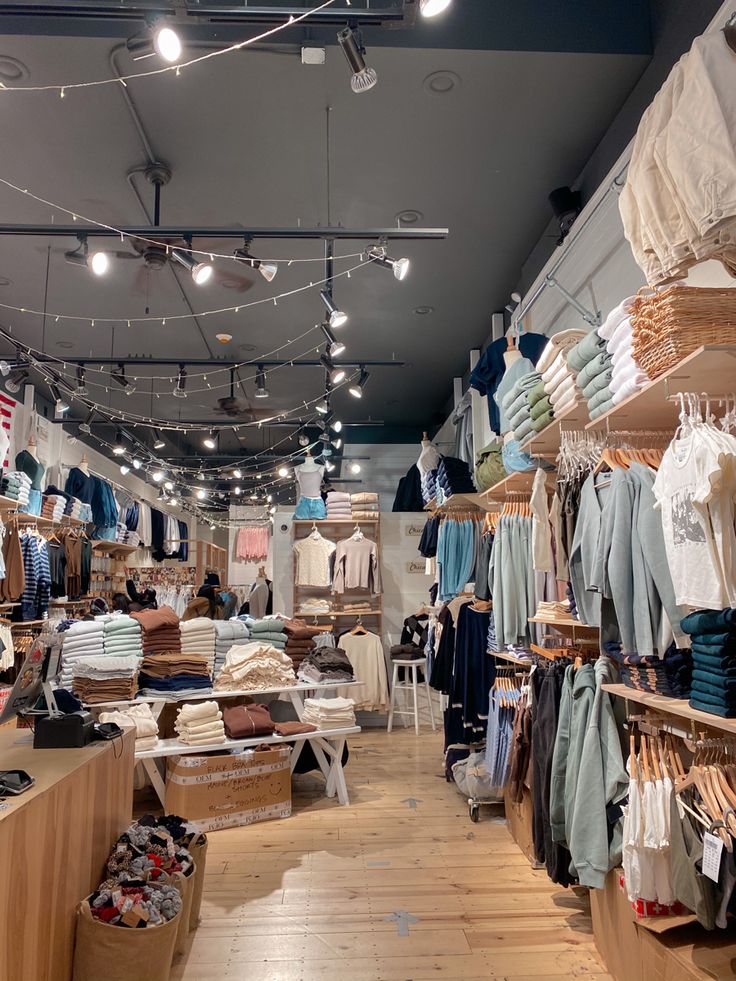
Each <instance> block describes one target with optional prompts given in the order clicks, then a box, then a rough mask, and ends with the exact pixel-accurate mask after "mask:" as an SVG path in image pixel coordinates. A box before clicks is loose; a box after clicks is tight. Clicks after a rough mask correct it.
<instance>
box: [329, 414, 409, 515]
mask: <svg viewBox="0 0 736 981" xmlns="http://www.w3.org/2000/svg"><path fill="white" fill-rule="evenodd" d="M344 434H345V430H343V435H344ZM349 439H350V432H349V431H348V433H347V437H346V443H345V449H344V453H345V456H346V457H349V458H350V457H356V456H365V457H369V459H368V460H359V461H358V462H359V463H360V466H361V472H360V473H359V474H357V476H354V475H353V474H351V473H350V467H349V464H343V467H342V476H343V477H345V478H346V479H349V480H357V481H358V483H355V484H353V483H351V484H335V490H344V491H345V492H346V493H349V494H358V493H361V492H364V491H373V492H375V493H376V494H378V498H379V502H380V506H381V511H390V510H391V508H392V507H393V504H394V497H396V488H397V487H398V486H399V481H400V480H401V478H402V477H405V476H406V472H407V470H408V469H409V467H410V466H411V465H412V464H413V463H416V462H417V460H418V459H419V453H420V451H421V446H420V444H419V443H418V442H417V443H416V444H413V443H352V442H348V441H347V440H349Z"/></svg>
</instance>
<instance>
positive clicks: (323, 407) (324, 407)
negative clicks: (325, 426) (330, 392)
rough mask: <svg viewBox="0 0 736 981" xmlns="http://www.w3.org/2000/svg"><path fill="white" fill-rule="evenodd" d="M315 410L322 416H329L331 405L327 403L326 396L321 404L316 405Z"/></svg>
mask: <svg viewBox="0 0 736 981" xmlns="http://www.w3.org/2000/svg"><path fill="white" fill-rule="evenodd" d="M315 409H316V410H317V412H319V414H320V415H322V416H326V415H327V413H328V412H329V411H330V403H329V402H328V401H327V397H326V396H325V398H323V399H322V401H321V402H318V403H317V404H316V405H315Z"/></svg>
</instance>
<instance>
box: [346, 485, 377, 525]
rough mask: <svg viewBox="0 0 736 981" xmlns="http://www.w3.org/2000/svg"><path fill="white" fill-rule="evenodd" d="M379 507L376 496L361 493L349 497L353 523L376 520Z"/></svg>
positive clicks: (366, 492) (370, 493) (368, 492)
mask: <svg viewBox="0 0 736 981" xmlns="http://www.w3.org/2000/svg"><path fill="white" fill-rule="evenodd" d="M379 507H380V504H379V503H378V494H374V493H372V492H370V491H363V492H361V493H360V494H351V495H350V508H351V517H352V518H353V520H354V521H370V520H371V518H377V517H378V514H379Z"/></svg>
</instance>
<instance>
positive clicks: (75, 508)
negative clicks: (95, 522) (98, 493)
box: [64, 494, 92, 521]
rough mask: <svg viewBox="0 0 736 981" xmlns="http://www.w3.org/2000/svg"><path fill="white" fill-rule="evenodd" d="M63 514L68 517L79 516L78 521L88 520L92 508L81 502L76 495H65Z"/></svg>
mask: <svg viewBox="0 0 736 981" xmlns="http://www.w3.org/2000/svg"><path fill="white" fill-rule="evenodd" d="M64 514H65V515H66V516H67V517H68V518H79V520H80V521H89V520H90V519H91V517H92V509H91V508H90V506H89V504H83V503H82V502H81V501H80V500H79V498H78V497H71V495H69V494H67V495H66V504H65V505H64Z"/></svg>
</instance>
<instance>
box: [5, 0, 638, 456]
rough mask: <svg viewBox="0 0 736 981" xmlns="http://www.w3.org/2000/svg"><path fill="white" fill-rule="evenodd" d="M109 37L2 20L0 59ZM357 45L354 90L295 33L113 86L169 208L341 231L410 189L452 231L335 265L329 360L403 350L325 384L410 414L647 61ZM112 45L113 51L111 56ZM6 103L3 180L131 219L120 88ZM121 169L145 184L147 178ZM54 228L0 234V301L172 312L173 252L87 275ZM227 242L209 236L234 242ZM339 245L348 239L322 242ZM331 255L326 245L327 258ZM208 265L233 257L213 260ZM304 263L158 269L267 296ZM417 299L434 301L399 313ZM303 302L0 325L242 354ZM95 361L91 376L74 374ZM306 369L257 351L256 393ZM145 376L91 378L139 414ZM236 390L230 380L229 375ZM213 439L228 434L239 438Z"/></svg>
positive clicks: (365, 414)
mask: <svg viewBox="0 0 736 981" xmlns="http://www.w3.org/2000/svg"><path fill="white" fill-rule="evenodd" d="M461 6H462V5H459V4H456V5H455V7H456V8H458V9H457V10H456V11H454V16H456V17H459V16H461V14H460V12H459V11H460V9H461ZM114 43H115V42H114V40H112V39H109V38H75V37H53V38H50V37H49V38H46V37H23V36H7V35H6V36H5V37H4V39H3V41H2V42H1V43H0V72H1V71H2V66H3V58H4V57H12V58H15V59H19V60H20V61H21V62H22V63H23V64H24V65H25V66H27V69H28V78H27V83H28V84H44V83H52V82H59V81H68V80H70V79H79V80H83V79H85V80H86V79H90V78H101V77H109V76H110V74H111V70H110V65H109V62H108V58H109V53H110V50H111V47H112V46H113V44H114ZM367 60H368V62H369V64H370V65H372V66H373V67H375V68H376V70H377V71H378V75H379V84H378V85H377V87H376V88H375V89H373V90H372V91H370V92H368V93H366V94H363V95H360V96H356V95H354V94H353V93H352V92H351V90H350V86H349V75H348V71H347V66H346V64H345V61H344V59H343V57H342V54H341V52H340V51H339V49H338V48H336V47H330V48H328V50H327V63H326V64H325V65H324V66H319V67H317V66H304V65H302V64H301V62H300V57H299V51H298V48H297V47H292V46H273V47H272V48H271V49H270V50H265V51H264V50H251V51H245V52H243V53H240V54H233V55H228V56H226V57H223V58H217V59H213V60H212V61H210V62H208V63H207V65H206V66H198V67H196V68H194V69H192V70H190V71H186V72H183V73H182V75H181V76H180V77H173V76H172V75H169V76H167V77H163V78H158V79H153V80H144V81H140V82H131V83H130V85H129V89H128V91H129V94H130V96H131V98H132V100H133V101H134V103H135V105H136V107H137V109H138V112H139V113H140V117H141V120H142V122H143V125H144V127H145V131H146V133H147V134H148V136H149V138H150V142H151V145H152V148H153V150H154V153H155V155H156V157H158V158H159V159H160V160H162V161H164V162H165V163H166V164H167V165H168V166H169V167H170V168H171V171H172V174H173V176H172V180H171V183H170V184H169V185H168V187H166V188H165V189H164V192H163V207H162V221H163V222H164V223H168V224H174V225H176V224H181V225H184V224H187V225H189V224H193V225H196V224H209V225H236V224H239V223H242V224H243V225H251V226H253V225H263V226H288V225H295V224H297V223H301V224H303V225H319V224H323V225H324V224H326V223H327V222H328V218H329V219H331V221H332V223H333V224H338V223H340V224H342V225H345V226H352V227H359V226H363V227H366V226H389V225H394V224H395V222H396V218H395V216H396V215H397V213H398V212H400V211H402V210H404V209H409V208H411V209H417V210H418V211H420V212H421V213H422V215H423V219H422V221H421V224H423V225H427V226H447V227H449V229H450V235H449V238H448V239H447V240H446V241H442V242H426V243H406V244H404V245H402V246H401V247H400V248H399V247H398V246H397V247H396V248H392V251H394V252H397V253H399V254H406V255H407V256H409V257H410V258H411V260H412V269H411V274H410V277H409V278H408V279H406V280H405V281H404V282H402V283H399V282H396V281H395V280H394V278H393V277H392V276H391V275H390V274H389V273H388V272H386V271H383V270H381V269H379V268H377V267H375V266H371V267H370V268H368V269H365V270H362V271H359V272H356V273H355V274H353V276H352V277H351V278H350V280H347V279H345V278H342V279H338V280H337V281H336V283H335V296H336V299H337V300H338V301H339V304H340V306H341V307H342V308H343V309H345V310H346V311H347V312H348V313H349V314H350V321H349V323H348V325H347V326H346V327H345V328H343V330H342V331H341V337H342V339H344V340H345V342H346V344H347V352H346V355H345V356H346V357H349V358H350V359H355V360H360V359H393V358H395V359H397V360H403V361H405V362H407V365H406V367H405V368H376V369H375V370H374V371H373V372H372V376H371V380H370V383H369V385H368V386H367V388H366V393H365V398H364V399H363V400H362V402H361V403H358V402H356V401H355V400H353V399H351V398H350V397H349V396H347V394H344V393H341V392H340V393H337V394H336V395H335V398H334V403H335V407H336V409H337V410H338V412H339V414H340V415H341V416H342V418H343V419H344V420H346V421H362V420H368V419H373V420H383V421H385V423H386V424H387V425H392V426H393V425H401V426H414V427H417V428H421V427H423V426H426V425H427V424H428V422H429V421H431V419H432V417H433V415H434V414H436V413H437V411H438V410H439V409H440V408H441V407H442V405H443V404H444V403H445V402H446V400H447V396H448V392H449V390H450V384H451V378H452V376H453V375H456V374H462V373H463V372H464V371H465V370H466V369H467V365H468V354H467V352H468V349H469V348H471V347H473V346H477V345H479V344H481V343H482V341H483V340H484V338H485V337H486V336H487V334H488V333H489V329H490V315H491V313H492V312H493V311H494V310H497V309H500V308H502V307H503V305H504V304H505V302H506V301H507V299H508V294H509V291H510V290H511V289H512V288H513V285H514V284H515V282H516V281H517V279H518V275H519V270H520V267H521V265H522V263H523V262H524V260H525V258H526V256H527V255H528V253H529V251H530V250H531V248H532V247H533V245H534V243H535V242H536V240H537V239H538V237H539V235H540V234H541V233H542V231H543V229H544V228H545V227H546V225H547V221H548V218H549V208H548V204H547V200H546V195H547V193H548V192H549V191H550V190H551V189H552V188H554V187H556V186H558V185H560V184H567V183H570V182H571V181H573V180H574V179H575V177H576V176H577V174H578V173H579V172H580V170H581V169H582V167H583V165H584V163H585V161H586V160H587V158H588V157H589V155H590V154H591V152H592V150H593V149H594V148H595V146H596V144H597V142H598V141H599V140H600V138H601V137H602V135H603V134H604V132H605V130H606V128H607V127H608V125H609V124H610V122H611V120H612V119H613V117H614V116H615V114H616V111H617V110H618V108H619V106H620V105H621V103H622V102H623V100H624V99H625V97H626V95H627V94H628V93H629V91H630V90H631V88H632V86H633V85H634V83H635V82H636V80H637V78H638V77H639V75H640V74H641V72H642V70H643V69H644V67H645V66H646V64H647V61H648V57H647V56H646V55H642V54H615V53H608V54H605V53H604V54H601V53H598V54H587V53H553V52H534V51H523V52H519V51H487V50H457V49H449V50H447V49H446V50H442V49H437V48H410V49H407V48H401V47H386V46H383V47H374V48H372V49H370V50H369V53H368V59H367ZM120 65H121V67H122V68H124V69H130V68H131V67H132V66H131V63H130V62H129V61H128V56H127V53H125V52H123V53H122V55H121V57H120ZM438 70H443V71H450V72H454V73H455V74H456V76H457V83H456V85H455V87H454V88H453V90H452V91H450V92H449V93H447V94H444V95H434V94H431V93H430V92H428V91H427V89H426V87H425V85H424V81H425V79H426V78H427V76H429V75H430V74H431V73H433V72H436V71H438ZM327 107H330V133H331V151H330V174H331V194H330V202H329V213H328V200H327V180H326V170H327V167H326V147H327V143H326V110H327ZM2 113H3V151H4V152H3V162H2V165H1V166H0V177H4V178H6V179H9V180H11V181H14V182H16V183H19V184H23V185H25V186H27V187H29V188H30V189H31V190H33V191H34V192H35V193H37V194H39V195H41V196H43V197H46V198H48V199H51V200H55V201H57V202H59V203H61V204H65V205H66V206H68V207H69V208H71V209H76V210H78V211H79V212H80V213H82V214H87V215H89V216H90V217H93V218H96V219H98V220H101V221H106V222H110V223H112V224H116V225H117V224H137V223H140V222H141V221H142V220H143V219H144V216H143V214H142V212H141V210H140V208H139V205H138V203H137V201H136V198H135V195H134V193H133V191H132V189H131V187H130V186H129V184H128V183H127V181H126V175H127V174H128V172H129V171H131V170H132V169H134V168H136V167H139V166H143V165H145V164H146V162H147V161H146V156H145V154H144V150H143V147H142V145H141V142H140V140H139V138H138V135H137V133H136V130H135V128H134V126H133V123H132V120H131V116H130V115H129V113H128V111H127V109H126V106H125V103H124V101H123V94H122V92H121V90H120V89H119V88H118V87H108V88H101V89H98V90H87V91H78V92H69V93H67V94H66V97H65V98H64V99H63V100H60V99H59V98H58V96H56V95H54V94H51V93H46V94H32V93H27V94H26V93H8V94H6V95H3V96H2ZM133 181H134V182H136V186H137V187H138V188H139V190H140V192H141V193H142V194H144V195H147V196H148V197H149V200H150V195H151V189H150V186H149V185H147V184H146V182H145V180H144V179H143V178H142V177H136V178H133ZM0 212H1V213H2V216H3V219H2V220H3V221H4V222H13V221H18V222H28V223H32V222H49V221H52V220H53V221H55V222H57V223H66V222H67V221H68V219H67V218H66V217H65V216H64V215H62V214H54V213H53V211H52V210H51V209H49V208H48V207H46V206H42V205H39V204H36V203H34V202H33V201H31V200H29V199H28V198H27V197H25V196H22V195H18V194H15V193H13V192H11V191H9V190H7V189H4V188H0ZM195 245H196V242H195ZM49 246H50V247H51V251H50V262H49V270H48V283H46V262H47V250H48V247H49ZM73 246H74V242H73V241H70V242H65V241H63V240H59V239H54V240H49V241H47V240H45V239H40V238H36V239H32V238H17V239H9V238H2V239H0V277H3V279H1V280H0V282H4V279H7V280H9V282H8V284H7V285H3V286H0V302H2V303H9V304H14V305H18V306H24V307H29V308H36V309H43V308H44V296H45V293H46V294H47V299H46V309H47V310H49V311H53V312H61V313H67V314H79V315H82V316H90V317H93V316H94V317H98V318H99V317H104V316H109V317H128V316H131V317H134V316H143V315H145V311H146V308H147V307H148V309H149V310H150V312H151V314H154V315H165V314H169V315H171V314H174V313H184V312H187V309H186V306H185V304H184V301H183V297H182V293H181V291H180V288H179V286H178V285H177V283H176V281H175V279H174V276H173V275H172V272H171V271H170V270H169V269H164V270H161V271H159V272H151V273H150V274H145V273H142V272H141V267H140V266H139V264H138V263H137V262H121V263H120V264H118V265H116V266H115V268H114V269H113V271H112V272H111V274H110V275H108V276H107V277H105V278H104V279H97V278H96V277H93V276H92V275H91V274H89V273H87V271H86V270H84V269H80V268H75V267H72V266H69V265H68V264H66V263H65V261H64V258H63V252H64V250H65V249H67V248H72V247H73ZM222 246H225V243H220V249H219V250H220V251H228V250H229V249H228V248H226V247H222ZM120 247H122V246H120ZM232 247H233V245H232V244H231V245H230V248H232ZM253 251H254V253H266V254H268V255H272V256H276V257H282V256H318V255H320V254H321V251H322V246H321V243H319V242H307V243H291V242H273V243H262V242H259V243H257V248H256V246H254V247H253ZM337 251H338V253H339V252H348V251H350V252H353V251H357V249H356V248H355V247H353V246H352V245H351V243H338V245H337ZM346 265H347V264H346V263H338V264H337V266H336V271H340V270H342V269H344V268H346ZM223 271H224V272H227V273H232V272H234V271H238V272H239V270H235V269H234V267H233V266H231V265H230V264H224V265H223ZM321 276H322V265H321V263H309V264H294V265H292V266H291V267H287V266H286V265H285V264H282V266H281V269H280V271H279V275H278V277H277V279H276V280H275V282H274V283H273V284H267V283H266V282H265V281H263V280H261V279H260V277H258V282H256V283H255V285H254V286H253V288H252V289H251V290H250V291H248V292H247V293H239V292H237V291H233V289H225V288H223V287H222V286H209V287H205V288H197V287H195V286H194V285H193V284H192V282H191V280H190V279H189V278H188V276H187V275H186V273H183V274H181V275H180V274H177V278H178V279H179V282H180V284H181V286H182V287H183V290H184V292H185V293H186V296H187V297H188V300H189V302H190V303H191V305H192V307H193V309H194V310H195V311H203V310H206V309H208V308H214V307H222V306H231V305H233V304H236V303H238V302H240V300H241V299H242V300H243V302H249V301H251V300H253V299H259V298H261V297H269V296H271V295H273V293H275V292H283V291H285V290H288V289H293V288H295V287H297V286H301V285H304V284H306V283H308V282H309V281H310V279H319V278H321ZM422 306H431V307H433V308H434V312H433V313H432V314H431V315H428V316H418V315H417V314H415V313H413V310H414V309H415V308H417V307H422ZM321 314H322V307H321V303H320V301H319V298H318V296H317V295H316V291H309V292H306V293H302V294H300V295H298V296H296V297H294V298H292V299H284V300H282V301H280V302H279V304H278V306H274V305H272V304H265V305H263V306H260V307H256V308H254V309H253V310H251V311H241V313H239V314H237V315H233V314H229V315H221V316H215V317H203V318H200V319H199V321H198V322H194V321H180V322H178V323H176V324H167V325H166V326H165V327H162V326H157V327H155V328H151V327H150V326H148V327H143V326H137V325H133V326H131V327H130V328H128V327H125V326H123V327H117V328H116V329H115V331H114V336H113V332H112V331H111V330H110V329H109V328H108V327H105V326H100V325H96V326H95V327H90V326H89V325H88V324H85V325H83V326H80V325H75V324H71V325H70V324H69V323H68V322H67V323H64V322H63V321H61V322H59V323H56V322H54V320H53V318H47V319H46V323H45V328H44V324H43V320H42V318H41V317H38V316H29V315H25V314H13V315H10V314H9V313H8V312H7V311H2V310H0V323H2V324H3V325H4V326H5V327H9V326H10V325H12V331H13V333H14V334H15V335H16V336H17V337H18V338H19V339H21V340H22V341H24V342H26V343H29V344H31V345H34V346H36V347H38V348H42V349H44V350H45V351H46V352H47V353H49V354H53V355H56V356H61V357H68V358H69V359H70V360H72V361H73V359H74V356H75V355H77V356H100V357H103V356H104V357H110V356H126V355H129V354H131V355H134V354H139V355H153V356H160V357H168V356H174V357H176V358H181V359H182V360H183V361H185V360H186V359H187V358H188V357H189V358H203V357H208V356H210V355H213V354H216V355H218V356H225V357H228V358H232V357H235V358H243V359H245V358H254V357H255V356H256V355H257V354H259V353H267V352H270V351H272V350H274V349H275V348H277V347H279V346H281V345H283V344H285V343H286V341H287V340H289V339H293V338H295V337H296V336H297V335H299V334H301V333H303V332H304V331H305V330H307V329H308V328H309V327H311V326H313V325H314V324H316V323H317V322H318V320H319V319H320V318H321ZM220 331H227V332H228V333H231V334H232V335H233V340H232V342H231V343H230V344H229V345H227V346H226V347H223V346H221V345H220V344H219V343H218V342H217V341H216V340H215V334H216V333H218V332H220ZM320 337H321V335H317V334H316V333H312V334H311V335H310V336H309V337H308V338H306V339H304V340H302V341H300V342H298V343H295V344H293V345H292V346H290V347H289V348H288V349H287V351H286V352H285V355H286V356H287V357H297V356H299V355H303V354H306V352H307V351H308V350H310V349H311V350H312V351H313V350H314V348H315V347H316V345H317V343H318V342H319V339H320ZM69 345H71V346H69ZM193 370H194V369H193ZM130 373H131V372H130V370H129V374H130ZM151 373H152V374H159V375H160V374H164V373H165V372H164V371H162V370H161V369H157V370H153V371H152V372H151ZM141 374H143V372H142V373H141ZM250 374H251V372H249V371H246V372H243V377H245V376H247V375H250ZM98 377H99V376H98ZM93 380H96V379H95V377H94V376H93V375H92V374H91V373H90V374H88V384H89V382H90V381H93ZM218 380H219V382H220V383H222V382H223V381H224V380H225V376H224V375H221V376H220V377H219V379H218ZM210 381H211V380H210ZM322 385H323V373H322V371H321V370H320V369H306V368H299V369H296V368H293V369H289V368H287V369H282V370H279V371H276V372H274V373H273V374H272V375H271V376H270V378H269V388H270V390H271V392H272V397H271V399H270V400H269V402H268V406H269V408H272V407H275V408H278V409H279V410H286V409H289V408H292V407H293V406H296V405H298V404H299V403H300V402H301V401H302V400H305V399H312V398H314V397H315V396H317V395H318V394H319V392H320V391H321V389H322ZM154 387H155V388H157V390H158V391H159V392H160V393H162V394H161V397H160V398H158V399H154V402H153V404H154V410H153V411H154V413H155V414H156V415H157V416H159V417H165V418H172V419H175V418H178V417H179V414H180V413H181V418H183V419H186V418H211V417H212V411H211V409H212V405H213V404H214V401H215V398H216V397H217V396H218V395H225V394H227V392H226V390H222V391H218V392H216V393H213V392H209V391H208V392H206V393H199V394H196V393H194V392H193V391H192V393H191V394H190V397H189V398H188V399H187V400H178V399H173V398H171V396H170V395H167V394H166V393H167V392H168V391H170V389H171V387H172V386H171V385H170V384H169V383H168V382H166V381H158V382H155V383H154ZM190 387H191V388H192V389H194V388H195V387H196V388H202V387H204V385H203V384H202V383H200V384H196V385H195V384H194V383H191V385H190ZM146 388H147V390H148V391H150V383H148V384H147V385H146V384H144V383H143V382H141V383H140V384H139V391H138V392H136V393H135V394H134V395H132V396H131V397H129V398H126V397H124V396H123V395H122V394H120V392H119V389H115V391H112V392H110V393H108V392H106V391H104V390H103V389H91V390H90V391H91V394H97V395H98V396H102V398H101V399H100V400H101V401H104V402H106V403H110V404H112V405H117V406H119V407H122V408H124V409H125V410H127V411H133V412H141V413H148V412H150V411H151V410H150V405H151V402H150V395H148V396H142V395H141V390H143V389H146ZM252 391H253V385H252V383H249V384H247V385H246V393H247V394H248V395H249V396H252ZM75 411H76V413H77V414H80V410H78V409H77V410H75ZM283 432H284V431H283V430H281V431H279V432H278V433H275V434H274V433H271V432H267V431H266V430H265V429H264V430H262V431H256V432H251V433H249V434H248V436H247V438H246V439H245V440H244V443H243V445H246V446H248V447H249V448H261V447H263V446H264V445H267V444H268V443H269V442H271V441H273V440H274V439H276V438H281V436H283ZM348 439H349V436H348ZM181 445H182V447H184V446H185V445H186V444H185V443H183V442H182V444H181ZM230 445H231V446H232V447H235V446H236V445H237V444H236V443H235V442H234V437H231V442H230Z"/></svg>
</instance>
